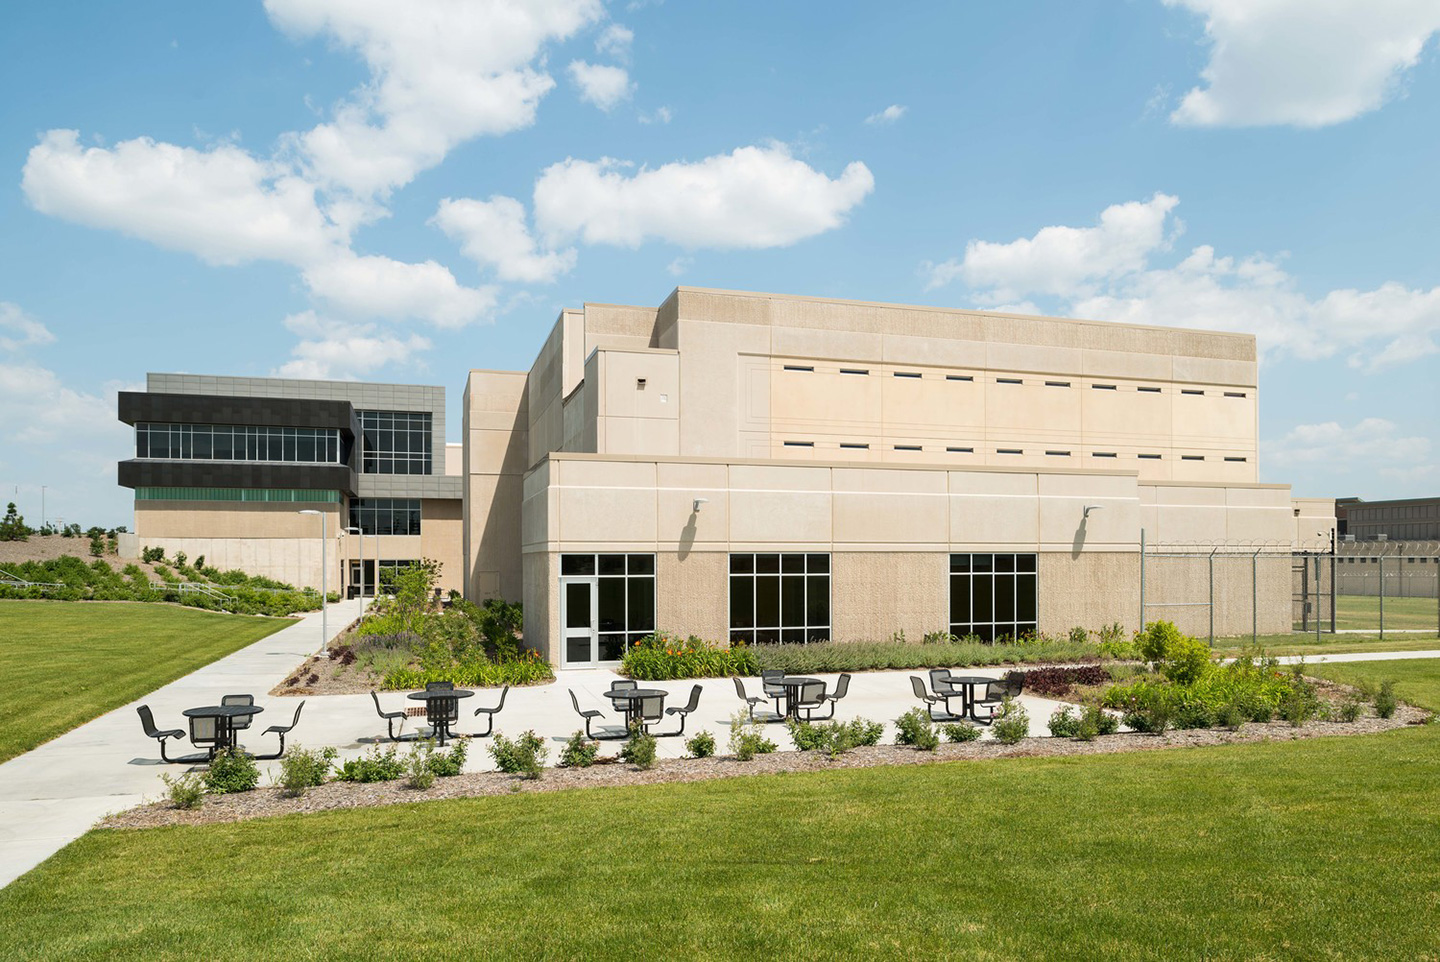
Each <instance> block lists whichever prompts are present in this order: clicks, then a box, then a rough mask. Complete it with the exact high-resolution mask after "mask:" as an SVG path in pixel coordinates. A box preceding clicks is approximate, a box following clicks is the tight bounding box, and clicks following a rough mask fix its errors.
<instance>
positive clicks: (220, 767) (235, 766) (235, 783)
mask: <svg viewBox="0 0 1440 962" xmlns="http://www.w3.org/2000/svg"><path fill="white" fill-rule="evenodd" d="M204 779H205V788H206V789H208V790H209V791H210V792H212V793H213V794H216V795H227V794H229V793H231V792H248V791H250V790H251V789H252V788H254V787H255V786H256V785H259V784H260V769H259V768H258V767H256V765H255V759H253V758H251V757H250V756H249V755H247V754H245V753H244V752H239V751H232V750H230V749H224V750H222V751H218V752H216V753H215V757H214V758H212V759H210V768H209V770H208V771H206V772H205V775H204Z"/></svg>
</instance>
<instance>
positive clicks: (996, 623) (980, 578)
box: [950, 554, 1035, 641]
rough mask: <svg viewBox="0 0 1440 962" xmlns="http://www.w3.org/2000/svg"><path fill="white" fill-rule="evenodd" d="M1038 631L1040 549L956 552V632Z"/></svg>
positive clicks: (992, 636)
mask: <svg viewBox="0 0 1440 962" xmlns="http://www.w3.org/2000/svg"><path fill="white" fill-rule="evenodd" d="M1034 631H1035V555H1033V554H952V555H951V556H950V633H951V634H952V635H959V636H960V637H962V638H963V637H964V636H966V635H975V636H977V637H978V638H979V639H980V640H981V641H997V640H999V639H1002V638H1019V637H1020V636H1021V635H1024V634H1026V633H1033V632H1034Z"/></svg>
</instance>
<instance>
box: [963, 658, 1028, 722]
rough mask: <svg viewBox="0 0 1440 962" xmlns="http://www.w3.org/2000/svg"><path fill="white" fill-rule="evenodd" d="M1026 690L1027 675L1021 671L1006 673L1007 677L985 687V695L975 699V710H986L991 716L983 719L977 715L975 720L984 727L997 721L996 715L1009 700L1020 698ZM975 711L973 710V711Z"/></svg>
mask: <svg viewBox="0 0 1440 962" xmlns="http://www.w3.org/2000/svg"><path fill="white" fill-rule="evenodd" d="M1024 690H1025V673H1024V672H1019V671H1011V672H1006V673H1005V676H1004V677H1003V678H1001V679H999V680H998V681H992V682H990V683H989V684H987V685H986V686H985V694H984V695H983V696H981V697H980V698H977V699H975V705H974V708H984V709H986V710H987V711H988V712H989V714H988V715H987V716H986V717H984V718H981V717H980V716H979V714H976V715H975V720H976V721H978V722H979V723H980V724H982V725H988V724H990V723H991V722H992V721H994V720H995V713H996V712H997V711H999V710H1000V706H1001V705H1003V704H1004V703H1005V699H1007V698H1019V697H1020V693H1021V692H1022V691H1024ZM972 711H973V709H972Z"/></svg>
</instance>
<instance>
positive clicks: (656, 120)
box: [640, 107, 675, 124]
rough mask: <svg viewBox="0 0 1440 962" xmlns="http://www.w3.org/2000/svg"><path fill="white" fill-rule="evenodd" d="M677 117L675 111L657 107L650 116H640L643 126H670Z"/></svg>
mask: <svg viewBox="0 0 1440 962" xmlns="http://www.w3.org/2000/svg"><path fill="white" fill-rule="evenodd" d="M674 116H675V111H673V110H671V109H670V108H669V107H656V108H655V109H654V110H652V111H651V112H650V113H648V114H641V115H640V122H641V123H642V124H668V123H669V122H670V121H671V120H672V119H673V118H674Z"/></svg>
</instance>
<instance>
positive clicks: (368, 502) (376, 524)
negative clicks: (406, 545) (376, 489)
mask: <svg viewBox="0 0 1440 962" xmlns="http://www.w3.org/2000/svg"><path fill="white" fill-rule="evenodd" d="M350 527H352V528H359V529H360V530H361V531H362V532H363V533H365V534H419V533H420V499H419V498H355V499H353V500H351V502H350Z"/></svg>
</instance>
